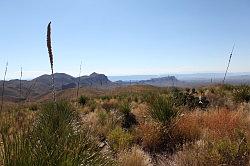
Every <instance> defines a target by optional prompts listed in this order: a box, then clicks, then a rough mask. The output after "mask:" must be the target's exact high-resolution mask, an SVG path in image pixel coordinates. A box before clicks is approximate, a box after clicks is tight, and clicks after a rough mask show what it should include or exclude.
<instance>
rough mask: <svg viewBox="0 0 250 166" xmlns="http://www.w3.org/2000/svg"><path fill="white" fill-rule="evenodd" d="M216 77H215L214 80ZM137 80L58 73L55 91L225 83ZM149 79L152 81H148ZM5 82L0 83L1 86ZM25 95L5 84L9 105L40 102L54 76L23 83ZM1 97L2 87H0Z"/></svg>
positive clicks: (241, 78)
mask: <svg viewBox="0 0 250 166" xmlns="http://www.w3.org/2000/svg"><path fill="white" fill-rule="evenodd" d="M213 75H216V76H214V77H212V76H213ZM151 77H153V75H148V76H145V77H143V76H138V77H136V76H135V77H134V78H142V79H143V80H136V79H135V80H131V79H130V80H127V81H124V80H120V81H116V82H112V81H110V80H109V78H108V77H107V76H106V75H104V74H98V73H95V72H94V73H92V74H90V75H89V76H81V77H73V76H70V75H68V74H65V73H55V88H56V90H57V91H60V90H67V89H71V88H76V87H77V85H78V82H79V81H80V82H79V86H80V87H92V88H90V89H93V88H99V89H100V88H111V87H119V86H126V85H152V86H157V87H167V86H178V87H199V86H204V85H212V84H218V83H222V79H223V74H222V73H217V74H216V73H206V74H187V75H185V74H184V75H176V76H162V77H160V76H156V77H153V78H151ZM146 78H149V79H146ZM2 83H3V81H0V85H2ZM21 83H22V94H21V97H20V81H19V80H17V79H15V80H10V81H6V83H5V92H4V99H5V100H8V101H20V99H22V100H27V99H33V100H35V99H39V98H41V97H42V96H46V95H47V94H48V93H50V92H51V90H52V86H51V85H52V80H51V75H46V74H45V75H42V76H39V77H37V78H35V79H33V80H29V81H28V80H22V82H21ZM226 83H229V84H250V74H249V75H248V74H245V75H236V74H229V75H228V76H227V78H226ZM0 93H2V86H0Z"/></svg>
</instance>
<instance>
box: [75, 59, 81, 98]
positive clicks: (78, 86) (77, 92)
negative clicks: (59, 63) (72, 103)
mask: <svg viewBox="0 0 250 166" xmlns="http://www.w3.org/2000/svg"><path fill="white" fill-rule="evenodd" d="M81 72H82V61H81V64H80V71H79V78H78V83H77V91H76V98H77V99H78V95H79V88H80V81H81Z"/></svg>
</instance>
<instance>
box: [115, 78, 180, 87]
mask: <svg viewBox="0 0 250 166" xmlns="http://www.w3.org/2000/svg"><path fill="white" fill-rule="evenodd" d="M116 83H117V84H120V85H130V84H132V85H136V84H137V85H152V86H158V87H166V86H179V85H181V84H182V82H181V81H179V80H177V79H176V77H175V76H167V77H160V78H151V79H148V80H140V81H121V80H120V81H116Z"/></svg>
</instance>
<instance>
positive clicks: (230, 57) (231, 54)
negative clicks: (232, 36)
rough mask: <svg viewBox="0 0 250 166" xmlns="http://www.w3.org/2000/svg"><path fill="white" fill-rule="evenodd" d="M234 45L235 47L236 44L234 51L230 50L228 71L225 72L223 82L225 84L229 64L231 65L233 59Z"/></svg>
mask: <svg viewBox="0 0 250 166" xmlns="http://www.w3.org/2000/svg"><path fill="white" fill-rule="evenodd" d="M234 47H235V44H234V46H233V49H232V51H231V52H230V56H229V61H228V64H227V69H226V72H225V75H224V78H223V84H225V81H226V77H227V73H228V69H229V65H230V63H231V59H232V56H233V52H234Z"/></svg>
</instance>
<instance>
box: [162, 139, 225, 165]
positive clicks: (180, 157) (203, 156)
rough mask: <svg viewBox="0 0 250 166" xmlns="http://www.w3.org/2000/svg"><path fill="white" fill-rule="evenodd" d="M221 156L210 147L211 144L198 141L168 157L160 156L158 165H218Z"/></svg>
mask: <svg viewBox="0 0 250 166" xmlns="http://www.w3.org/2000/svg"><path fill="white" fill-rule="evenodd" d="M219 160H220V156H219V154H218V153H217V152H216V151H211V150H210V149H209V144H208V143H207V142H204V141H198V142H196V143H195V144H193V145H187V146H184V147H183V149H182V150H181V151H178V152H176V153H175V154H173V155H172V156H170V157H168V158H166V157H165V156H160V157H159V160H158V165H160V166H177V165H178V166H187V165H188V166H218V165H220V162H219Z"/></svg>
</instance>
